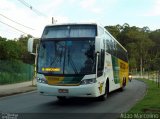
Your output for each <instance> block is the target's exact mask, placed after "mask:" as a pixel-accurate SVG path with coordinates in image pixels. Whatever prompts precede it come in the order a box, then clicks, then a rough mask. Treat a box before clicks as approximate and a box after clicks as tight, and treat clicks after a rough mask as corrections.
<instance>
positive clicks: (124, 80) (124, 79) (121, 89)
mask: <svg viewBox="0 0 160 119" xmlns="http://www.w3.org/2000/svg"><path fill="white" fill-rule="evenodd" d="M125 86H126V78H123V82H122V87H121V88H120V91H123V90H124V87H125Z"/></svg>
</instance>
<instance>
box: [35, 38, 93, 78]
mask: <svg viewBox="0 0 160 119" xmlns="http://www.w3.org/2000/svg"><path fill="white" fill-rule="evenodd" d="M94 52H95V40H94V39H93V38H91V39H87V40H84V39H83V40H82V39H81V40H77V39H72V40H67V39H63V40H43V41H41V43H40V48H39V55H38V67H37V68H38V72H39V73H44V74H45V73H46V74H47V73H51V74H61V75H66V74H95V56H94V55H95V53H94Z"/></svg>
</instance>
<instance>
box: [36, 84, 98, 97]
mask: <svg viewBox="0 0 160 119" xmlns="http://www.w3.org/2000/svg"><path fill="white" fill-rule="evenodd" d="M37 88H38V92H39V93H40V94H42V95H48V96H70V97H98V96H100V93H99V87H98V84H97V83H93V84H87V85H79V86H53V85H48V84H43V83H38V82H37Z"/></svg>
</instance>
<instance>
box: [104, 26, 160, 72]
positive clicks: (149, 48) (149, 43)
mask: <svg viewBox="0 0 160 119" xmlns="http://www.w3.org/2000/svg"><path fill="white" fill-rule="evenodd" d="M105 28H106V29H107V30H108V31H109V32H110V33H111V34H112V35H113V36H114V37H115V38H116V39H117V40H118V41H119V42H120V43H121V44H122V45H123V46H124V47H125V48H126V49H127V51H128V56H129V64H130V70H132V69H138V70H140V64H142V67H143V69H146V70H157V69H158V67H157V64H160V58H159V57H160V52H159V51H160V45H159V44H160V30H156V31H150V29H149V28H148V27H143V28H138V27H136V26H132V27H130V26H129V24H127V23H125V24H124V25H122V26H120V25H119V24H118V25H116V26H106V27H105ZM141 60H142V62H141Z"/></svg>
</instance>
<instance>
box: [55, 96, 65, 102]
mask: <svg viewBox="0 0 160 119" xmlns="http://www.w3.org/2000/svg"><path fill="white" fill-rule="evenodd" d="M57 99H58V100H59V101H65V100H66V97H65V96H57Z"/></svg>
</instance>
